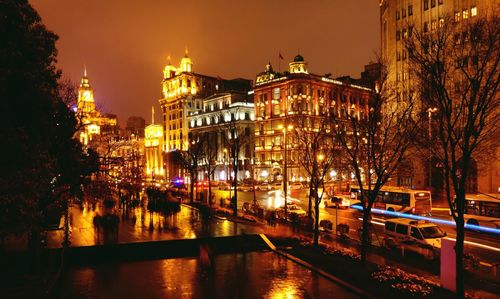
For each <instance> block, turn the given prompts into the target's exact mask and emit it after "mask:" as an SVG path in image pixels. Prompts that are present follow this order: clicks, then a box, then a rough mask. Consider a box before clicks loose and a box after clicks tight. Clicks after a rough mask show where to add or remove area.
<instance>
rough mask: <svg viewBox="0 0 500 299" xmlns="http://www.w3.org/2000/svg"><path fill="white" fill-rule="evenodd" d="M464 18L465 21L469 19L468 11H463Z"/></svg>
mask: <svg viewBox="0 0 500 299" xmlns="http://www.w3.org/2000/svg"><path fill="white" fill-rule="evenodd" d="M462 17H463V18H464V20H465V19H468V18H469V11H468V10H467V9H466V10H464V11H462Z"/></svg>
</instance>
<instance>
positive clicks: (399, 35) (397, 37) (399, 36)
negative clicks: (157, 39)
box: [396, 30, 401, 40]
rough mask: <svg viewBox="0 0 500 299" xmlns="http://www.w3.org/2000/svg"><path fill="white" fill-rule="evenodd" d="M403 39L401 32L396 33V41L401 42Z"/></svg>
mask: <svg viewBox="0 0 500 299" xmlns="http://www.w3.org/2000/svg"><path fill="white" fill-rule="evenodd" d="M400 39H401V32H399V30H398V31H396V40H400Z"/></svg>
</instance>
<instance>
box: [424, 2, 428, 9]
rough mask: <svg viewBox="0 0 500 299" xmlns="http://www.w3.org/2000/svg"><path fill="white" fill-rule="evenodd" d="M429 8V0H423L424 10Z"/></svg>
mask: <svg viewBox="0 0 500 299" xmlns="http://www.w3.org/2000/svg"><path fill="white" fill-rule="evenodd" d="M428 9H429V0H424V10H428Z"/></svg>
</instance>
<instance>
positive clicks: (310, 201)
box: [307, 180, 313, 218]
mask: <svg viewBox="0 0 500 299" xmlns="http://www.w3.org/2000/svg"><path fill="white" fill-rule="evenodd" d="M312 196H313V189H312V180H310V181H309V203H308V206H307V216H309V218H311V214H312V213H311V212H312Z"/></svg>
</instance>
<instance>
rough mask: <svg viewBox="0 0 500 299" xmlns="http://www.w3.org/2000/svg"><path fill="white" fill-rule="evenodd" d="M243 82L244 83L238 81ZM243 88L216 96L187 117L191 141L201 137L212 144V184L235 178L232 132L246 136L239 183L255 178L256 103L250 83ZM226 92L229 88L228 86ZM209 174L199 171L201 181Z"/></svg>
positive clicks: (243, 85) (242, 147)
mask: <svg viewBox="0 0 500 299" xmlns="http://www.w3.org/2000/svg"><path fill="white" fill-rule="evenodd" d="M239 80H240V81H241V80H242V79H239ZM246 81H247V82H246V84H240V85H241V90H240V91H237V90H234V89H233V90H232V91H230V92H222V93H216V94H214V95H212V96H210V97H207V98H205V99H204V100H203V105H202V109H199V110H198V111H195V112H193V113H191V114H190V115H189V116H188V123H189V139H190V140H191V141H195V140H197V139H199V137H200V136H202V135H205V136H203V137H204V138H208V140H210V144H209V146H212V147H213V149H212V150H213V152H216V161H214V163H215V164H216V167H215V171H214V174H213V177H212V178H211V179H212V180H215V181H226V180H229V179H230V178H231V177H233V176H234V170H233V166H232V160H231V157H230V156H231V155H230V151H231V146H230V144H229V143H230V142H229V140H228V139H229V138H231V136H230V130H231V128H235V129H236V132H237V134H244V136H245V137H244V138H241V140H242V141H243V142H242V143H241V145H240V148H239V154H238V165H239V167H238V172H237V173H236V175H237V178H238V180H243V179H245V178H251V177H253V173H252V165H253V157H254V124H253V121H254V103H253V94H252V93H251V92H250V89H251V81H250V80H246ZM226 88H227V86H226ZM205 178H206V174H205V173H204V172H203V171H200V172H199V174H198V179H200V180H204V179H205Z"/></svg>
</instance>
